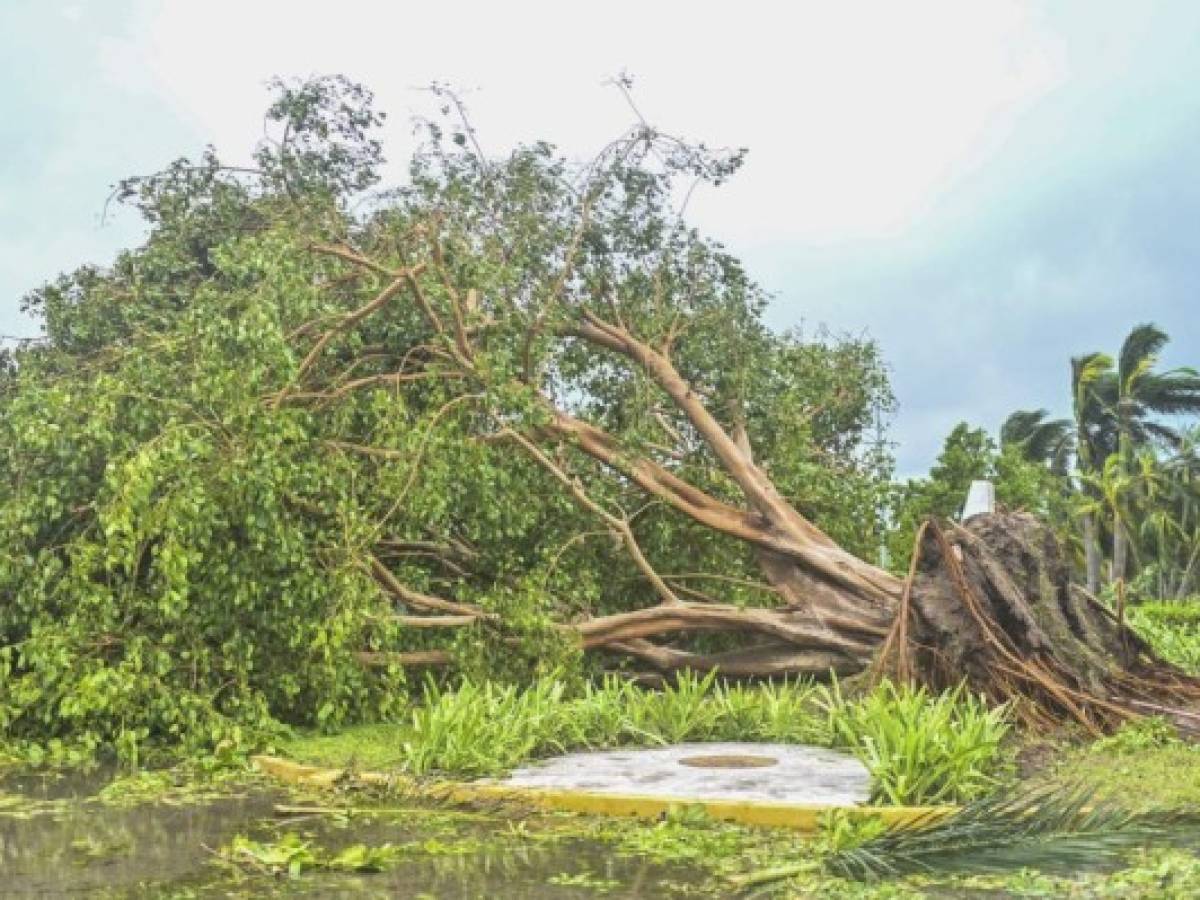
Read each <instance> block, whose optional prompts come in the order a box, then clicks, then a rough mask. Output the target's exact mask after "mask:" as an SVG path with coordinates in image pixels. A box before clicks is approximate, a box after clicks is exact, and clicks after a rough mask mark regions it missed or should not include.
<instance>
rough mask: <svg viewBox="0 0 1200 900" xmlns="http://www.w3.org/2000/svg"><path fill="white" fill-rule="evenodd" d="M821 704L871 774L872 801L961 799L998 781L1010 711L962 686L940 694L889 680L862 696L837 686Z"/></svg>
mask: <svg viewBox="0 0 1200 900" xmlns="http://www.w3.org/2000/svg"><path fill="white" fill-rule="evenodd" d="M820 702H821V705H822V707H823V708H824V710H825V712H826V715H827V717H828V726H829V733H830V739H831V743H832V744H833V746H835V747H844V748H846V749H847V750H850V751H851V752H852V753H854V755H855V756H857V757H858V758H859V759H861V760H862V761H863V763H864V764H865V765H866V767H867V768H868V770H870V772H871V799H872V800H873V801H874V802H887V803H893V804H897V805H909V804H917V803H954V802H960V801H964V800H970V799H972V798H974V797H978V796H980V795H982V794H984V793H986V792H987V791H988V790H989V789H991V788H992V787H994V786H995V785H996V784H997V783H998V778H997V776H996V772H997V771H998V770H999V769H1001V768H1002V761H1003V760H1002V755H1001V747H1000V744H1001V741H1003V739H1004V737H1005V735H1006V734H1007V733H1008V731H1009V727H1010V724H1009V721H1008V717H1007V710H1006V709H1005V708H1003V707H999V708H992V709H989V708H988V706H987V704H986V702H985V701H984V700H983V698H980V697H975V696H973V695H971V694H970V693H968V692H967V691H966V689H965V688H964V687H962V686H960V687H958V688H957V689H955V690H953V691H949V692H947V693H945V694H941V695H940V696H933V695H931V694H930V693H928V692H927V691H926V690H925V689H924V688H910V687H905V686H897V685H895V684H893V683H892V682H890V681H885V682H883V683H882V684H880V685H879V686H878V687H877V688H875V689H874V690H873V691H872V692H871V693H869V694H867V695H866V696H864V697H862V698H861V699H858V700H847V699H845V698H844V697H843V696H842V694H841V691H840V689H839V687H838V685H837V684H836V683H834V685H833V686H832V688H829V689H828V690H826V691H825V695H824V697H823V698H822V699H821V701H820Z"/></svg>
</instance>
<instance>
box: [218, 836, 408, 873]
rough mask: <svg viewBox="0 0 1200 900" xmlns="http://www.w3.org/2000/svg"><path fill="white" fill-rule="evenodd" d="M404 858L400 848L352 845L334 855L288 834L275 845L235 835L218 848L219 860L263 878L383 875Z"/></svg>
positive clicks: (383, 845)
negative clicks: (309, 874)
mask: <svg viewBox="0 0 1200 900" xmlns="http://www.w3.org/2000/svg"><path fill="white" fill-rule="evenodd" d="M404 855H405V850H404V848H402V847H397V846H395V845H393V844H382V845H380V846H378V847H369V846H367V845H366V844H353V845H351V846H349V847H346V848H344V849H342V850H340V851H338V852H337V853H329V852H327V851H325V850H323V849H322V848H320V847H318V846H316V845H314V844H312V843H311V842H309V841H306V840H304V839H303V838H302V837H300V835H298V834H295V833H294V832H289V833H287V834H284V835H282V836H281V837H280V838H279V840H277V841H255V840H251V839H250V838H248V837H245V836H244V835H237V836H235V837H234V838H233V840H232V841H231V842H230V843H229V845H228V846H226V847H223V848H221V850H220V851H219V852H218V854H217V856H218V859H221V860H224V861H226V862H230V863H233V864H235V865H238V866H241V867H244V868H248V869H252V870H255V871H257V872H259V873H261V874H266V875H275V876H278V875H287V876H289V877H291V878H297V877H299V876H300V875H302V874H304V873H305V872H308V871H312V870H324V871H329V872H382V871H384V870H385V869H389V868H391V867H393V866H394V865H396V864H397V863H398V862H399V861H400V860H401V859H402V858H403V856H404Z"/></svg>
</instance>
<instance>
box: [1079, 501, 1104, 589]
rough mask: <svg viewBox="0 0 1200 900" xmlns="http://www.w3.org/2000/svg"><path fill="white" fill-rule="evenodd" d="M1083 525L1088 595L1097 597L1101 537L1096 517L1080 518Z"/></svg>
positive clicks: (1085, 515) (1089, 515)
mask: <svg viewBox="0 0 1200 900" xmlns="http://www.w3.org/2000/svg"><path fill="white" fill-rule="evenodd" d="M1080 522H1081V523H1082V525H1083V555H1084V568H1085V572H1086V577H1087V590H1088V593H1090V594H1092V595H1093V596H1095V595H1096V594H1098V593H1100V563H1101V559H1100V537H1099V535H1098V534H1097V533H1096V517H1095V516H1093V515H1092V514H1091V513H1084V514H1083V515H1082V516H1080Z"/></svg>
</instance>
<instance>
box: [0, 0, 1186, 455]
mask: <svg viewBox="0 0 1200 900" xmlns="http://www.w3.org/2000/svg"><path fill="white" fill-rule="evenodd" d="M622 70H624V71H628V72H630V73H632V74H633V75H634V76H635V77H636V80H637V97H638V102H639V105H640V106H641V108H642V110H643V112H644V113H645V114H646V115H647V117H648V118H650V119H651V120H653V121H654V122H655V123H656V124H658V125H660V126H662V127H664V128H665V129H667V130H670V131H672V132H674V133H680V134H684V135H687V136H689V137H693V138H697V139H703V140H705V141H707V142H709V143H710V144H717V145H720V144H728V145H737V146H747V147H749V148H750V155H749V158H748V161H747V165H746V167H745V169H744V170H743V172H742V173H741V174H740V175H739V176H738V177H737V178H735V179H734V180H733V181H732V182H731V183H729V184H728V185H727V186H725V187H723V188H721V189H720V190H718V191H711V192H706V193H704V194H701V195H699V196H696V197H695V198H693V200H692V202H691V205H690V212H691V215H692V217H693V218H694V219H695V220H696V221H697V222H698V224H700V225H702V226H703V227H704V228H705V230H707V231H708V232H710V233H712V234H714V235H715V236H717V237H719V238H721V239H723V240H724V241H726V242H727V243H728V244H729V245H730V246H731V247H732V248H733V249H734V250H736V251H737V252H738V253H739V254H740V255H741V256H742V257H743V258H744V259H745V260H746V261H747V264H748V266H749V268H750V271H751V272H752V273H754V274H755V276H756V277H757V278H758V280H759V281H760V282H761V283H762V284H763V285H764V286H765V287H766V288H767V289H768V290H769V291H770V292H771V293H772V295H773V296H774V297H775V300H774V302H773V304H772V307H771V309H770V312H769V317H770V320H771V322H772V323H773V324H774V325H777V326H780V327H784V326H791V325H799V324H803V325H804V326H805V327H807V328H813V327H815V326H817V325H819V324H825V325H828V326H829V327H830V328H832V329H834V330H839V331H850V332H854V333H861V332H865V333H868V334H870V335H872V336H874V337H875V338H877V339H878V340H879V341H880V343H881V344H882V346H883V349H884V353H885V355H886V357H887V359H888V361H889V363H890V364H891V366H892V368H893V375H894V384H895V388H896V392H897V395H898V396H899V400H900V404H901V406H900V411H899V413H898V415H897V418H896V421H895V423H894V427H893V429H892V436H893V439H894V440H896V441H897V442H898V456H899V460H900V470H901V472H902V473H905V474H911V473H916V472H920V471H923V470H924V469H926V468H927V467H928V465H929V464H930V462H931V461H932V459H933V457H934V456H935V455H936V453H937V450H938V448H939V446H940V444H941V441H942V439H943V438H944V436H945V435H946V433H947V432H948V431H949V430H950V428H951V427H952V426H953V425H954V424H955V423H956V422H957V421H959V420H961V419H966V420H969V421H971V422H972V423H975V424H981V425H985V426H987V427H989V428H991V429H993V430H994V429H995V428H996V427H997V426H998V424H999V422H1000V421H1001V420H1002V419H1003V418H1004V416H1005V415H1006V414H1007V413H1008V412H1010V411H1011V410H1012V409H1015V408H1018V407H1030V406H1048V407H1052V408H1056V409H1058V410H1064V409H1065V407H1066V404H1067V371H1068V358H1069V357H1070V356H1071V355H1073V354H1077V353H1080V352H1084V351H1089V350H1094V349H1109V350H1115V348H1116V346H1117V345H1118V344H1119V342H1120V339H1121V337H1122V336H1123V335H1124V334H1125V333H1126V332H1127V331H1128V330H1129V328H1130V327H1132V326H1133V325H1134V324H1136V323H1138V322H1140V321H1146V320H1150V321H1155V322H1157V323H1158V324H1159V325H1161V326H1162V327H1164V328H1165V329H1166V330H1167V331H1168V332H1169V333H1170V334H1171V335H1172V337H1173V339H1174V340H1173V343H1172V346H1171V348H1170V350H1169V352H1168V354H1167V358H1166V362H1167V363H1168V364H1174V365H1179V364H1185V363H1197V364H1200V331H1198V328H1197V321H1198V317H1197V314H1196V309H1197V300H1198V298H1200V229H1197V227H1196V226H1197V222H1198V221H1200V178H1198V173H1197V171H1196V169H1197V162H1198V161H1200V153H1198V152H1197V149H1198V141H1200V3H1196V2H1194V0H1180V2H1149V0H1139V2H1123V0H1113V2H1102V0H1078V2H1059V3H1049V2H1047V3H1015V2H1014V3H1007V2H1005V3H1001V2H994V3H993V2H984V0H975V2H969V3H968V2H961V0H950V2H945V3H940V2H920V0H909V2H905V3H896V2H878V3H854V2H846V0H839V2H836V3H833V2H821V3H817V2H812V3H808V2H792V3H787V4H784V3H777V2H769V3H768V2H762V3H758V2H752V0H741V2H739V3H728V2H723V3H707V2H696V0H692V2H687V3H674V2H662V0H659V2H654V3H649V2H645V0H643V2H641V3H632V2H619V0H609V2H605V3H589V4H582V3H579V4H572V3H565V2H561V0H560V2H554V3H551V2H546V3H534V2H522V0H508V2H504V3H497V2H478V3H473V2H466V0H459V2H456V3H453V4H449V3H446V4H434V3H422V4H416V3H404V2H399V0H393V2H382V0H380V2H355V0H338V2H335V3H331V2H328V0H323V2H319V3H316V2H307V0H288V2H275V0H241V2H237V3H234V2H225V0H203V2H201V0H170V2H168V0H145V2H137V0H92V2H87V0H77V2H59V0H0V141H2V144H0V333H4V334H9V335H13V334H17V335H20V334H32V333H35V332H36V329H37V325H36V323H34V322H31V321H29V320H27V319H24V318H23V317H22V316H21V315H20V312H19V305H20V298H21V296H22V295H23V294H24V293H25V292H26V291H28V290H29V289H31V288H33V287H35V286H37V285H38V284H40V283H41V282H43V281H45V280H46V279H48V278H50V277H52V276H53V275H55V274H56V273H58V272H60V271H62V270H65V269H69V268H73V267H74V266H76V265H78V264H80V263H82V262H85V261H88V262H98V263H105V262H107V261H109V260H110V259H111V258H112V256H113V254H114V253H115V251H116V250H117V249H118V248H120V247H122V246H127V245H129V244H131V243H133V242H135V241H137V240H138V238H139V236H140V230H139V227H138V223H137V222H136V221H135V220H133V219H132V218H131V217H130V216H128V215H124V216H121V215H118V216H117V217H115V218H110V219H109V220H108V221H107V222H102V221H101V216H100V214H101V210H102V208H103V205H104V200H105V197H106V196H107V194H108V191H109V188H110V186H111V185H112V184H113V183H114V182H115V181H116V180H117V179H119V178H121V177H122V176H125V175H129V174H132V173H137V172H150V171H154V170H156V169H157V168H159V167H161V165H162V164H164V163H165V162H167V161H168V160H170V159H172V158H174V157H176V156H180V155H188V154H193V155H194V154H196V153H197V152H198V151H199V150H200V149H201V148H202V147H203V146H204V145H205V144H207V143H213V144H215V145H217V148H218V151H219V152H221V153H222V155H223V156H226V157H228V158H230V159H237V158H241V157H244V156H246V155H247V154H248V152H249V150H250V148H251V147H252V146H253V144H254V142H255V141H256V140H257V138H258V137H259V136H260V135H261V132H262V111H263V108H264V106H265V103H266V97H267V94H266V91H265V89H264V84H265V82H266V81H267V80H268V79H269V78H270V77H271V76H273V75H284V76H286V75H297V76H303V75H310V74H324V73H332V72H342V73H345V74H347V75H349V76H351V77H352V78H355V79H356V80H360V81H362V82H364V83H366V84H367V85H368V86H370V87H372V88H373V89H374V90H375V92H376V94H377V96H378V99H379V104H380V106H381V107H382V108H384V109H386V110H387V111H388V112H389V113H390V115H391V119H390V123H389V128H388V134H387V147H388V151H389V156H390V158H391V159H392V160H393V161H395V162H396V163H397V164H398V165H397V172H396V174H397V177H398V176H399V169H400V165H399V164H402V163H403V161H404V159H405V157H406V155H407V152H408V150H409V149H410V148H411V139H410V134H409V127H408V122H409V120H410V117H411V115H413V114H417V113H420V112H422V111H425V110H427V109H428V108H429V107H428V102H429V101H428V98H427V95H426V94H424V93H423V92H422V91H420V90H419V88H420V87H421V86H423V85H427V84H428V83H429V82H430V81H432V80H435V79H436V80H441V81H446V82H450V83H452V84H454V85H456V86H458V87H459V88H460V89H463V90H464V91H466V93H467V100H468V103H469V105H470V107H471V110H472V114H473V117H474V119H475V121H476V124H477V126H478V128H479V131H480V136H481V139H482V142H483V145H484V147H485V149H486V150H489V151H495V152H499V151H502V150H504V149H506V148H508V147H511V146H512V145H513V144H514V143H516V142H519V141H527V140H532V139H540V138H545V139H548V140H551V141H554V142H556V143H558V144H559V145H560V146H561V147H562V148H563V149H564V150H566V151H567V152H569V153H571V154H573V155H577V156H580V157H584V156H588V155H590V154H591V153H592V152H593V151H595V150H596V149H597V148H599V147H600V146H601V145H603V143H605V141H606V140H607V139H609V138H611V137H612V136H614V135H615V134H616V133H617V132H619V131H620V130H621V129H622V128H623V126H625V125H626V124H627V123H628V121H629V110H628V108H627V107H626V106H625V105H624V104H623V101H622V100H621V98H620V97H619V95H618V94H617V93H616V92H615V91H613V90H612V89H611V88H607V87H605V86H604V85H603V82H604V80H605V79H606V78H608V77H610V76H612V75H614V74H616V73H618V72H620V71H622Z"/></svg>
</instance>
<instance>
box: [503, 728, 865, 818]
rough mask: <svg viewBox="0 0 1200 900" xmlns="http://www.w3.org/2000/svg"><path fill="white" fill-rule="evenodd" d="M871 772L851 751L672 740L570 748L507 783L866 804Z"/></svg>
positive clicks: (687, 797) (697, 797) (694, 797)
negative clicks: (612, 747) (609, 747)
mask: <svg viewBox="0 0 1200 900" xmlns="http://www.w3.org/2000/svg"><path fill="white" fill-rule="evenodd" d="M870 781H871V779H870V775H869V774H868V772H867V769H866V767H865V766H864V765H863V764H862V763H860V762H859V761H858V760H857V759H855V758H854V757H852V756H847V755H845V754H843V753H838V752H836V751H833V750H826V749H824V748H820V747H802V746H796V745H792V744H756V743H740V742H739V743H712V744H675V745H672V746H670V747H661V748H653V749H648V750H643V749H636V748H623V749H618V750H597V751H588V752H584V753H570V754H567V755H566V756H558V757H553V758H551V759H545V760H540V761H538V762H536V763H531V764H530V765H527V766H524V767H522V768H520V769H517V770H516V771H515V772H513V773H512V774H511V775H510V776H509V777H508V778H506V779H503V780H500V781H499V782H497V783H498V784H501V785H504V786H506V787H520V788H539V789H545V790H560V791H561V790H571V791H580V792H586V793H589V794H597V795H645V796H654V797H663V798H668V799H677V800H681V801H685V802H687V801H694V802H703V801H705V800H740V801H748V802H768V803H790V804H800V805H814V804H819V805H824V806H854V805H857V804H860V803H866V802H867V798H868V795H869V793H870Z"/></svg>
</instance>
